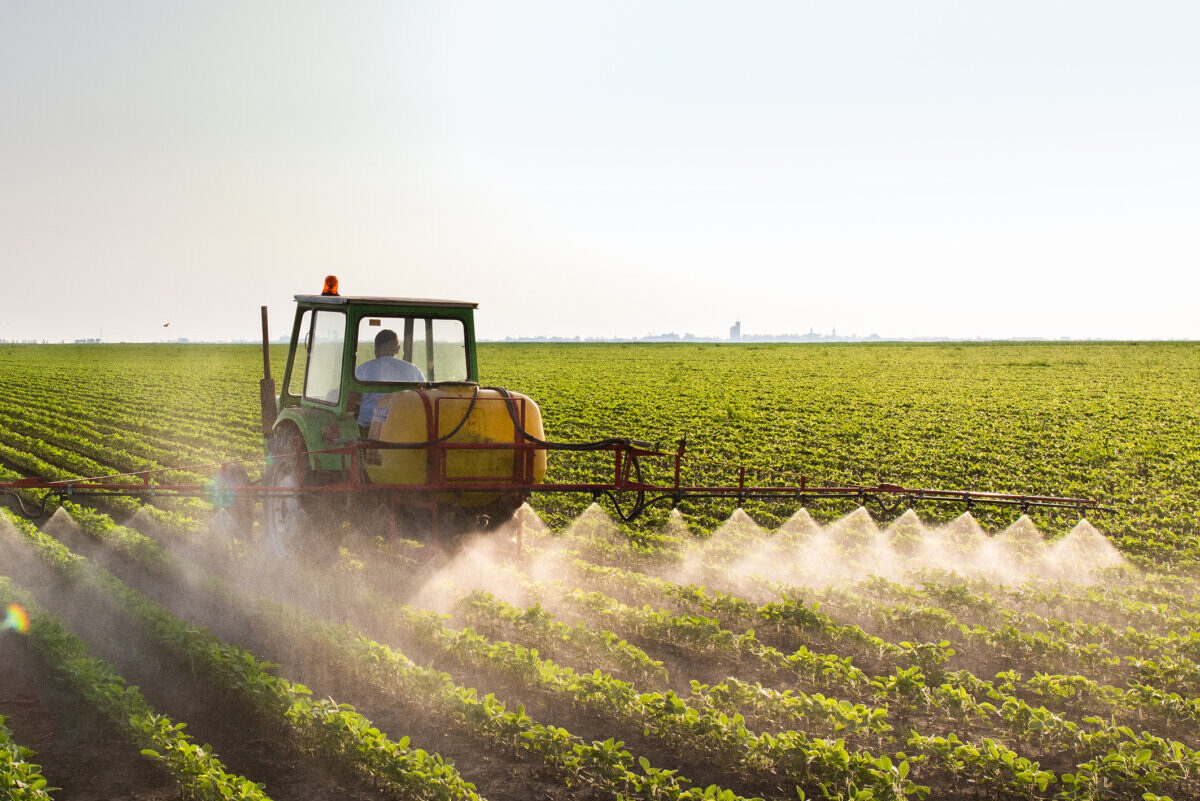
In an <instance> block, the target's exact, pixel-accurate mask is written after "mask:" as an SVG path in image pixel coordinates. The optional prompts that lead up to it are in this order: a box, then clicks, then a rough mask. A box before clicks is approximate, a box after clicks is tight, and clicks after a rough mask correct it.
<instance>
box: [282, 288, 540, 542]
mask: <svg viewBox="0 0 1200 801" xmlns="http://www.w3.org/2000/svg"><path fill="white" fill-rule="evenodd" d="M295 298H296V317H295V321H294V323H293V325H292V336H291V344H290V345H289V347H288V355H287V362H286V364H285V366H284V369H283V379H282V385H281V387H280V389H279V392H278V395H276V389H275V382H274V380H273V379H272V378H271V371H270V356H269V354H268V350H267V321H266V309H265V308H264V309H263V370H264V378H263V381H262V383H261V402H262V430H263V437H264V446H265V449H266V452H267V456H268V458H267V464H268V467H267V470H266V474H265V476H264V478H265V482H264V483H265V485H266V490H267V494H266V495H265V497H264V499H263V508H264V518H265V529H266V532H267V536H268V541H269V543H270V544H271V545H272V547H273V548H275V549H276V550H278V551H283V552H286V551H289V550H293V549H295V548H297V547H299V548H302V549H311V548H315V549H318V550H319V549H321V548H328V547H336V542H335V540H336V535H335V534H333V533H331V532H333V531H334V530H335V529H336V528H338V527H340V521H342V520H345V519H348V518H354V517H362V516H363V514H364V513H367V514H368V515H374V516H375V518H374V519H375V521H376V522H382V523H384V524H385V525H386V526H387V527H388V529H389V531H390V532H391V533H395V532H397V531H403V532H405V533H407V534H408V535H411V536H418V537H420V536H421V535H429V536H431V537H432V538H433V539H435V540H437V539H438V538H439V536H440V534H441V533H446V532H462V531H465V530H467V529H470V528H473V527H488V526H490V525H494V524H496V523H498V522H501V521H504V520H508V519H509V518H511V516H512V514H513V512H514V511H515V510H516V509H517V508H518V507H519V506H520V505H521V503H522V502H523V501H524V500H525V498H526V497H527V496H528V492H529V488H530V487H531V486H533V485H536V484H537V483H539V482H540V481H541V480H542V478H543V476H544V475H545V472H546V452H545V450H544V449H543V448H540V447H539V443H541V444H543V445H544V444H545V443H544V442H543V440H542V437H543V436H544V433H543V429H542V421H541V414H540V411H539V410H538V407H537V405H536V404H535V403H534V402H533V401H532V400H530V399H529V398H527V397H525V396H523V395H520V394H518V393H514V392H509V391H507V390H504V389H502V388H482V387H480V386H479V374H478V366H477V361H476V352H475V323H474V310H475V309H476V308H477V304H475V303H468V302H460V301H449V300H424V299H413V298H386V297H361V296H344V295H340V294H338V291H337V279H336V278H335V277H333V276H329V277H328V278H327V279H326V284H325V289H324V291H323V292H322V293H321V294H320V295H296V296H295Z"/></svg>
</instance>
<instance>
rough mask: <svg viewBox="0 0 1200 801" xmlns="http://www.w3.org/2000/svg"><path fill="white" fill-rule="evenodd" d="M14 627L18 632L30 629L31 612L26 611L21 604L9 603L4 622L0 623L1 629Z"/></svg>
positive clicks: (22, 632)
mask: <svg viewBox="0 0 1200 801" xmlns="http://www.w3.org/2000/svg"><path fill="white" fill-rule="evenodd" d="M5 629H12V630H14V631H16V632H17V633H18V634H24V633H25V632H27V631H29V613H28V612H26V611H25V609H24V607H22V606H21V605H20V604H9V605H8V609H7V610H6V613H5V615H4V622H3V623H0V631H4V630H5Z"/></svg>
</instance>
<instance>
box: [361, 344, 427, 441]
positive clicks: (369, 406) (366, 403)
mask: <svg viewBox="0 0 1200 801" xmlns="http://www.w3.org/2000/svg"><path fill="white" fill-rule="evenodd" d="M354 378H355V379H356V380H358V381H397V382H401V383H408V382H411V383H421V382H424V381H425V374H424V373H422V372H421V368H419V367H417V366H416V365H415V364H413V363H412V362H406V361H404V360H403V359H397V358H396V357H395V356H380V357H378V358H375V359H371V361H369V362H363V363H362V364H360V365H358V366H357V367H355V368H354ZM387 394H389V393H386V392H364V393H363V396H362V404H361V405H360V406H359V407H358V424H359V425H360V426H369V425H371V419H372V418H373V417H374V416H375V404H377V403H379V399H380V398H382V397H383V396H384V395H387Z"/></svg>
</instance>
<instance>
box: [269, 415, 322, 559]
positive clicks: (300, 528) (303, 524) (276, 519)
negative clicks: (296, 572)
mask: <svg viewBox="0 0 1200 801" xmlns="http://www.w3.org/2000/svg"><path fill="white" fill-rule="evenodd" d="M269 453H270V456H271V458H270V462H269V467H268V468H267V481H266V484H267V486H268V487H270V488H272V489H275V490H281V491H282V492H280V493H271V494H269V495H267V496H266V498H264V499H263V530H264V531H265V533H266V542H265V546H266V549H267V550H268V551H269V552H270V553H271V554H273V555H274V556H277V557H280V558H284V557H288V556H294V555H296V554H297V553H299V551H300V549H301V543H302V542H303V541H304V540H305V539H306V538H307V537H306V535H307V528H308V514H307V512H305V510H304V505H303V503H301V497H300V496H301V493H300V488H301V487H303V486H305V485H306V484H308V483H310V480H311V476H310V473H311V471H310V470H309V468H308V457H306V456H304V455H303V454H304V439H303V438H302V437H301V436H300V432H299V431H297V430H296V429H295V428H293V427H292V426H290V425H288V426H282V427H280V428H278V429H276V431H275V433H273V434H272V435H271V444H270V448H269Z"/></svg>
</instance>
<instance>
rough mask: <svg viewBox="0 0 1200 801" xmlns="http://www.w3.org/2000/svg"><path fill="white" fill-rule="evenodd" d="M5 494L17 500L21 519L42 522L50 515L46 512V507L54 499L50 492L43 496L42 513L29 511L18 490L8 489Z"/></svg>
mask: <svg viewBox="0 0 1200 801" xmlns="http://www.w3.org/2000/svg"><path fill="white" fill-rule="evenodd" d="M4 492H5V493H7V494H9V495H11V496H13V497H14V498H16V499H17V509H18V512H19V513H20V515H21V517H24V518H25V519H26V520H40V519H41V518H43V517H46V516H47V515H48V514H50V513H49V512H48V511H46V507H47V506H48V505H49V504H50V498H51V497H52V495H51V493H49V492H46V493H44V494H43V495H42V508H41V511H40V512H38V511H32V512H31V511H29V509H28V508H27V507H26V506H25V499H24V498H22V497H21V493H19V492H17V491H16V490H11V489H6V490H4Z"/></svg>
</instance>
